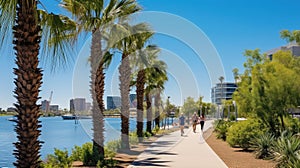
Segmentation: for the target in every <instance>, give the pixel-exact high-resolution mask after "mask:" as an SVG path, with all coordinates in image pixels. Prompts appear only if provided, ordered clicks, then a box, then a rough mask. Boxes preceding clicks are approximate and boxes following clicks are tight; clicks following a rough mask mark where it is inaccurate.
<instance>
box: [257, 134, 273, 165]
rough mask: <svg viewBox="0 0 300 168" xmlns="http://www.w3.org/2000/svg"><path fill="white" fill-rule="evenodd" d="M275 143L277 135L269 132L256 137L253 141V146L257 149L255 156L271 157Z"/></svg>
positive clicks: (261, 157) (260, 157)
mask: <svg viewBox="0 0 300 168" xmlns="http://www.w3.org/2000/svg"><path fill="white" fill-rule="evenodd" d="M274 143H275V136H274V135H272V134H270V133H268V132H266V133H264V134H262V135H259V136H257V137H255V139H254V140H253V141H252V142H251V148H253V149H254V150H255V152H254V153H255V157H256V158H257V159H271V158H272V157H273V148H274Z"/></svg>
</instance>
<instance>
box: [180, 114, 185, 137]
mask: <svg viewBox="0 0 300 168" xmlns="http://www.w3.org/2000/svg"><path fill="white" fill-rule="evenodd" d="M184 121H185V117H184V116H183V113H181V116H180V117H179V125H180V131H181V136H183V134H184V131H183V129H184Z"/></svg>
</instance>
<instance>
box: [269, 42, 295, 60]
mask: <svg viewBox="0 0 300 168" xmlns="http://www.w3.org/2000/svg"><path fill="white" fill-rule="evenodd" d="M280 50H282V51H291V52H292V55H293V56H296V57H299V56H300V46H299V45H298V44H297V43H290V44H288V45H286V46H281V47H278V48H274V49H271V50H269V51H267V52H266V55H267V57H268V58H269V59H270V60H272V59H273V54H275V53H276V52H277V51H280Z"/></svg>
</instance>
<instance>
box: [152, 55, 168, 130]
mask: <svg viewBox="0 0 300 168" xmlns="http://www.w3.org/2000/svg"><path fill="white" fill-rule="evenodd" d="M154 67H155V68H156V72H157V73H158V74H157V75H156V76H157V78H156V91H155V99H154V106H155V126H156V127H158V128H159V127H160V125H159V123H160V112H159V107H160V106H161V105H160V102H161V97H160V95H161V92H162V91H163V90H164V85H165V82H166V81H167V80H168V77H167V71H166V69H167V66H166V64H165V62H163V61H161V60H157V61H156V62H155V63H154Z"/></svg>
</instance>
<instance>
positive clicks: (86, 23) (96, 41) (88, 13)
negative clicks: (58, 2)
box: [63, 0, 140, 160]
mask: <svg viewBox="0 0 300 168" xmlns="http://www.w3.org/2000/svg"><path fill="white" fill-rule="evenodd" d="M63 6H64V8H65V9H67V10H68V11H70V12H71V13H72V14H73V15H74V16H75V17H76V19H77V20H78V21H79V23H80V24H81V25H83V28H84V30H85V31H87V32H91V33H92V45H91V56H90V61H91V85H90V87H91V90H90V91H91V96H92V100H93V103H92V104H93V105H92V115H93V130H94V137H93V152H94V156H99V158H97V159H96V160H99V159H101V158H103V157H104V148H103V146H104V135H103V132H104V118H103V111H104V101H103V95H104V84H105V83H104V79H105V75H104V68H105V67H107V66H108V65H109V62H110V60H111V57H112V54H110V53H109V52H108V50H109V49H110V48H107V49H105V51H104V49H103V46H102V42H103V41H104V40H107V39H105V34H107V31H108V32H109V31H110V25H111V24H112V23H113V22H114V21H115V20H116V19H117V18H120V17H126V16H128V15H130V14H132V13H135V12H137V11H139V10H140V8H139V7H138V5H137V3H136V1H135V0H121V1H119V0H110V1H109V3H108V4H107V6H106V7H104V0H89V1H81V0H63ZM108 46H109V45H108ZM104 53H105V54H104Z"/></svg>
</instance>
